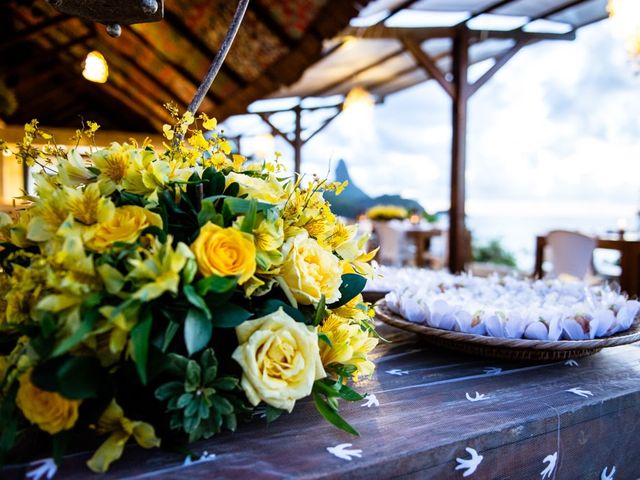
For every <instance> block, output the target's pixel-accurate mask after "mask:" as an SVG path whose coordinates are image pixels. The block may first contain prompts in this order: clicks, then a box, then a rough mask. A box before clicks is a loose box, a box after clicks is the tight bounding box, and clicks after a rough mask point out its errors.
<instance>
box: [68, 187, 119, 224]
mask: <svg viewBox="0 0 640 480" xmlns="http://www.w3.org/2000/svg"><path fill="white" fill-rule="evenodd" d="M63 190H64V196H65V197H66V207H67V209H68V210H69V212H70V213H71V214H72V215H73V217H74V218H75V219H76V220H77V221H79V222H81V223H83V224H84V225H93V224H94V223H96V222H107V221H109V220H110V219H111V217H112V216H113V214H114V213H115V209H116V206H115V205H114V203H113V202H112V201H111V200H110V199H109V198H107V197H103V196H102V195H101V194H100V187H99V186H98V184H97V183H92V184H90V185H87V186H86V187H85V188H84V189H77V188H69V187H63Z"/></svg>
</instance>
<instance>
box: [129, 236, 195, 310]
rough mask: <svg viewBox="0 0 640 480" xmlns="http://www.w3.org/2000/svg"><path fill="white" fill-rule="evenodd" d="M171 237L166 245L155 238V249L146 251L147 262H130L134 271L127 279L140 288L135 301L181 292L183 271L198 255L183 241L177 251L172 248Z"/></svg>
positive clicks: (133, 259) (138, 260)
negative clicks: (181, 274) (188, 262)
mask: <svg viewBox="0 0 640 480" xmlns="http://www.w3.org/2000/svg"><path fill="white" fill-rule="evenodd" d="M171 241H172V238H171V236H169V237H167V241H166V242H165V243H161V242H160V241H159V240H158V239H157V238H154V240H153V243H152V244H151V248H150V249H149V250H145V251H143V255H144V256H145V257H146V258H145V259H144V260H141V259H135V258H132V259H130V260H129V263H130V264H131V266H132V267H133V270H131V272H130V273H129V275H127V280H133V282H134V284H135V285H136V286H139V289H138V290H137V291H136V293H134V295H133V298H137V299H140V300H142V301H143V302H146V301H149V300H153V299H154V298H158V297H159V296H161V295H162V294H163V293H165V292H171V293H177V292H178V285H179V284H180V272H181V271H182V269H183V268H184V266H185V264H186V263H187V261H188V260H189V259H194V258H195V257H194V255H193V253H192V252H191V250H190V249H189V247H188V246H187V245H185V244H184V243H182V242H180V243H178V245H177V246H176V248H175V250H174V248H173V246H172V245H171Z"/></svg>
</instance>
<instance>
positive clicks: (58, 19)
mask: <svg viewBox="0 0 640 480" xmlns="http://www.w3.org/2000/svg"><path fill="white" fill-rule="evenodd" d="M71 18H72V17H68V16H67V15H56V16H55V17H50V18H47V19H46V20H43V21H42V22H38V23H35V24H31V25H29V26H28V27H26V28H23V29H21V30H20V31H18V32H15V33H13V34H12V36H11V38H9V39H8V40H6V41H4V42H2V43H0V52H3V51H5V50H7V49H8V48H9V47H12V46H14V45H16V44H17V43H20V42H22V41H23V40H25V39H27V38H29V37H31V36H32V35H35V34H37V33H40V32H43V31H45V30H47V29H49V28H51V27H55V26H57V25H59V24H61V23H63V22H66V21H67V20H69V19H71Z"/></svg>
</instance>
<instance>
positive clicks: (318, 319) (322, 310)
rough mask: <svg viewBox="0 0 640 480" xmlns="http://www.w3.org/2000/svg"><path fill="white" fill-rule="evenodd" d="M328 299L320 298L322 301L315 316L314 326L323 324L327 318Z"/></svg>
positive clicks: (322, 296)
mask: <svg viewBox="0 0 640 480" xmlns="http://www.w3.org/2000/svg"><path fill="white" fill-rule="evenodd" d="M326 300H327V299H326V297H325V296H324V295H321V296H320V301H319V302H318V306H317V307H316V313H315V315H314V316H313V326H314V327H315V326H318V325H320V324H321V323H322V321H323V320H324V316H325V313H326V311H325V305H326Z"/></svg>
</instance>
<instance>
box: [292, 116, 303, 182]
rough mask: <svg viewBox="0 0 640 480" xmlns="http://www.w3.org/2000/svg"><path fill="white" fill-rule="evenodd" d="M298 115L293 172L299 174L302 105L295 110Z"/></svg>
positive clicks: (294, 141) (301, 143)
mask: <svg viewBox="0 0 640 480" xmlns="http://www.w3.org/2000/svg"><path fill="white" fill-rule="evenodd" d="M293 111H294V113H295V114H296V127H295V131H294V134H295V137H294V139H293V153H294V157H293V158H294V167H293V171H294V172H295V173H297V174H299V173H300V164H301V163H302V145H303V142H302V108H300V105H297V106H295V107H294V109H293Z"/></svg>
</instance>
